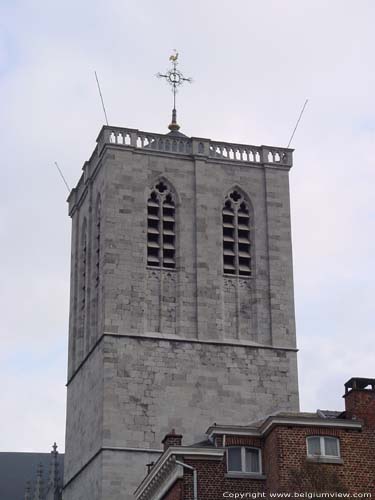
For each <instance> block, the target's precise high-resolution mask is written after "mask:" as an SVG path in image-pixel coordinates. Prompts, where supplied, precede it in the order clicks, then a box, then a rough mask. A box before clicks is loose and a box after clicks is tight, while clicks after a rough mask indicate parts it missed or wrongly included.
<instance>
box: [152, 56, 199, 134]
mask: <svg viewBox="0 0 375 500" xmlns="http://www.w3.org/2000/svg"><path fill="white" fill-rule="evenodd" d="M173 52H174V53H173V54H172V55H171V56H170V57H169V60H170V61H171V63H172V68H171V69H169V70H168V71H166V73H165V74H162V73H157V75H156V76H157V77H158V78H165V80H166V82H167V83H168V84H169V85H170V86H171V87H172V92H173V110H172V122H171V123H170V125H169V127H168V128H169V130H171V131H172V132H177V131H178V129H179V128H180V126H179V125H178V123H177V111H176V94H177V91H178V87H181V85H183V83H184V82H189V83H192V81H193V80H192V79H191V78H185V77H184V75H183V74H182V73H181V71H179V70H178V69H177V65H178V52H177V50H176V49H173Z"/></svg>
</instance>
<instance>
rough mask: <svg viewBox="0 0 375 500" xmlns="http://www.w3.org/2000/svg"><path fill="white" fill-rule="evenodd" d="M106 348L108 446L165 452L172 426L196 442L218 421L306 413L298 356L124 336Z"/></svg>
mask: <svg viewBox="0 0 375 500" xmlns="http://www.w3.org/2000/svg"><path fill="white" fill-rule="evenodd" d="M104 349H105V362H104V421H103V432H104V439H103V444H104V446H120V447H131V448H132V447H136V448H137V447H139V448H159V447H160V443H161V440H162V438H163V437H164V435H165V434H167V433H168V432H169V431H170V430H171V429H172V428H175V429H176V431H177V432H179V433H182V434H183V435H184V440H185V442H186V443H193V442H194V441H199V440H202V439H203V438H204V433H205V431H206V430H207V428H208V427H209V425H212V423H213V422H218V423H220V424H238V425H244V424H246V423H249V422H251V421H252V420H256V419H259V418H260V417H262V416H265V415H268V414H270V413H272V412H275V411H278V410H289V411H290V410H296V411H298V407H299V404H298V386H297V363H296V352H294V351H287V350H281V349H279V350H275V349H264V348H263V349H262V348H254V347H250V346H246V345H223V344H213V343H202V342H190V341H182V342H181V341H175V340H160V339H159V340H158V339H150V338H142V337H133V338H130V337H120V336H117V337H106V338H105V347H104Z"/></svg>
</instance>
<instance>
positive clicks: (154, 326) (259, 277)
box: [63, 126, 299, 500]
mask: <svg viewBox="0 0 375 500" xmlns="http://www.w3.org/2000/svg"><path fill="white" fill-rule="evenodd" d="M291 166H292V150H290V149H283V148H274V147H268V146H260V147H255V146H246V145H239V144H229V143H222V142H216V141H215V142H214V141H211V140H209V139H202V138H188V137H186V136H184V135H183V134H181V133H179V132H171V133H169V134H166V135H163V134H154V133H145V132H140V131H138V130H134V129H125V128H116V127H107V126H106V127H103V128H102V130H101V132H100V134H99V137H98V139H97V146H96V148H95V150H94V152H93V154H92V156H91V158H90V160H89V161H88V162H86V163H85V164H84V167H83V175H82V177H81V179H80V180H79V182H78V184H77V186H76V188H75V189H73V191H72V193H71V195H70V197H69V200H68V201H69V212H70V216H71V217H72V265H71V303H70V325H69V363H68V396H67V398H68V401H67V424H66V455H65V471H64V485H65V487H64V493H63V498H64V499H65V500H99V499H103V500H104V499H105V500H118V499H120V498H121V499H126V500H128V499H129V500H130V499H133V498H134V496H133V492H134V490H135V489H136V487H137V486H138V484H139V483H140V480H141V479H142V477H143V476H144V472H145V470H146V469H145V466H146V464H147V463H149V462H151V461H155V460H156V459H157V458H158V456H160V453H161V451H162V450H161V448H160V442H161V439H162V438H163V436H164V435H165V434H166V433H167V432H169V431H170V429H171V428H176V429H178V430H179V431H180V432H182V433H183V435H184V438H186V440H187V441H188V442H189V441H190V442H194V441H198V440H199V439H202V438H203V432H204V430H205V429H206V428H207V427H208V426H209V425H211V424H212V423H213V422H214V421H216V420H218V421H220V424H226V423H227V424H231V425H235V424H241V425H243V424H244V423H245V422H247V421H248V422H251V421H254V420H256V419H258V418H262V417H265V416H267V415H268V414H270V413H272V412H275V411H298V408H299V405H298V384H297V359H296V335H295V322H294V301H293V272H292V248H291V229H290V204H289V180H288V175H289V169H290V168H291Z"/></svg>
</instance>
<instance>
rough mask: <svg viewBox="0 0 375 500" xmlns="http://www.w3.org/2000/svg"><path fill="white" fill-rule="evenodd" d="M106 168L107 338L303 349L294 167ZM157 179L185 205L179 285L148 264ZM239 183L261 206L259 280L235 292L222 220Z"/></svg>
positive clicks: (180, 220)
mask: <svg viewBox="0 0 375 500" xmlns="http://www.w3.org/2000/svg"><path fill="white" fill-rule="evenodd" d="M105 169H106V178H107V203H106V207H105V213H106V221H107V230H106V235H105V238H106V239H105V245H106V246H105V264H104V265H105V291H104V297H105V304H104V307H105V313H104V314H105V326H104V328H105V331H106V332H109V333H119V334H127V333H132V334H133V333H137V334H142V333H144V332H147V331H154V332H157V331H158V332H164V333H165V332H166V333H173V332H178V334H179V335H181V336H182V337H192V338H195V337H198V338H201V339H225V338H241V339H244V340H249V341H251V340H253V341H256V342H259V343H261V344H264V345H275V346H288V347H293V346H295V327H294V303H293V280H292V260H291V236H290V209H289V186H288V172H287V171H286V170H285V169H284V170H283V169H281V168H275V167H272V168H271V167H268V168H263V167H260V166H249V165H246V166H243V165H241V166H238V165H230V164H223V163H220V164H219V163H217V162H216V163H215V162H214V161H212V160H210V161H203V160H201V159H200V160H197V159H195V160H187V159H186V158H184V157H182V158H170V157H163V156H153V155H149V154H145V153H144V152H143V153H142V152H137V153H134V152H132V151H129V150H121V151H116V152H115V153H114V154H113V155H112V156H111V158H108V159H107V161H106V166H105ZM158 178H164V179H166V180H167V181H168V182H169V184H170V185H171V186H173V188H174V189H175V191H176V194H177V199H178V203H177V224H176V227H177V266H176V271H175V273H176V276H175V277H174V278H172V277H171V274H173V272H174V271H171V272H170V273H169V275H168V274H166V273H164V275H163V273H160V272H159V273H155V272H153V271H151V272H150V270H148V269H147V263H146V200H147V196H148V192H149V190H150V189H151V187H152V186H153V184H154V183H155V181H156V180H157V179H158ZM233 186H239V187H240V188H241V190H242V191H243V192H244V193H245V194H246V195H247V196H248V198H249V200H250V202H251V203H252V206H253V209H254V220H253V231H252V237H253V263H254V264H253V270H254V275H253V276H252V277H250V278H248V280H249V284H248V285H245V284H244V283H243V282H242V284H241V286H240V287H237V285H233V287H234V290H235V294H233V293H232V294H231V292H229V293H228V288H230V286H229V284H228V280H227V286H225V279H224V277H223V270H222V222H221V210H222V205H223V201H224V197H225V195H226V194H227V192H228V191H229V190H230V189H231V188H233ZM163 276H164V278H163ZM161 282H162V284H161ZM161 286H162V289H161ZM233 287H232V288H233ZM238 289H240V290H239V291H238ZM173 290H176V293H175V297H173ZM246 290H247V291H246ZM173 300H174V301H173ZM236 301H238V303H239V305H238V307H237V309H238V318H236V321H237V322H238V324H237V326H234V325H233V324H232V325H230V324H228V322H229V323H230V322H231V321H234V320H233V318H232V314H233V306H234V304H235V303H236Z"/></svg>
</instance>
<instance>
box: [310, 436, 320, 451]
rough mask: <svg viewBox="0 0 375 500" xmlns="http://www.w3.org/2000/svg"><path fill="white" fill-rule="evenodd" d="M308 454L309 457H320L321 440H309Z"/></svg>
mask: <svg viewBox="0 0 375 500" xmlns="http://www.w3.org/2000/svg"><path fill="white" fill-rule="evenodd" d="M307 454H308V455H320V454H321V452H320V438H319V437H310V438H308V439H307Z"/></svg>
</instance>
